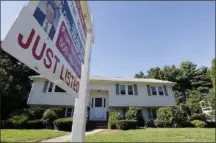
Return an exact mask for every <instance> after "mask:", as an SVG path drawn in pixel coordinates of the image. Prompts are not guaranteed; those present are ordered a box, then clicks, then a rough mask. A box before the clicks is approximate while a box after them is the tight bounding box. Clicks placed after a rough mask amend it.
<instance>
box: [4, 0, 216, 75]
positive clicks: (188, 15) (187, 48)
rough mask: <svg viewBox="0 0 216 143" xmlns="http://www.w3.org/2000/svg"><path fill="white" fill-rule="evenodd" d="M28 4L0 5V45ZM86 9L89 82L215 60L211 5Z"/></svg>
mask: <svg viewBox="0 0 216 143" xmlns="http://www.w3.org/2000/svg"><path fill="white" fill-rule="evenodd" d="M27 3H28V2H27V1H16V2H14V1H1V39H4V37H5V35H6V34H7V32H8V30H9V29H10V27H11V25H12V24H13V22H14V21H15V19H16V17H17V15H18V14H19V11H20V10H21V8H22V7H23V6H24V5H26V4H27ZM89 7H90V11H91V14H92V15H93V16H94V37H95V43H94V44H93V45H92V54H91V69H90V74H91V76H106V77H133V76H134V75H135V73H137V72H139V71H143V72H144V73H146V72H147V70H148V69H150V68H152V67H156V66H158V67H160V68H163V67H164V66H165V65H172V64H174V65H176V66H179V64H180V62H182V61H184V60H190V61H192V62H193V63H195V64H197V65H198V67H200V66H207V67H210V66H211V61H212V59H213V58H214V57H215V3H214V2H210V1H206V2H201V1H197V2H195V1H194V2H186V1H181V2H180V1H178V2H177V1H174V2H170V1H166V2H165V1H161V2H156V1H154V2H150V1H134V2H133V1H90V2H89Z"/></svg>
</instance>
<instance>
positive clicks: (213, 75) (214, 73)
mask: <svg viewBox="0 0 216 143" xmlns="http://www.w3.org/2000/svg"><path fill="white" fill-rule="evenodd" d="M215 64H216V59H215V58H214V59H213V60H212V66H211V72H210V73H211V80H212V84H213V88H214V90H215V88H216V85H215V78H216V69H215V68H216V67H215Z"/></svg>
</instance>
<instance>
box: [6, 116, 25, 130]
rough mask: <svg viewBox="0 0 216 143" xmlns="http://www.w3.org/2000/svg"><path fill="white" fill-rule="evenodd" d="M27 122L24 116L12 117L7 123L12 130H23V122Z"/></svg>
mask: <svg viewBox="0 0 216 143" xmlns="http://www.w3.org/2000/svg"><path fill="white" fill-rule="evenodd" d="M27 120H28V116H27V115H25V114H20V115H13V116H12V117H11V118H10V119H9V120H8V121H7V123H8V124H11V126H12V128H15V129H22V128H25V122H26V121H27Z"/></svg>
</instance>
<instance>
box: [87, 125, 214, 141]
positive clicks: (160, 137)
mask: <svg viewBox="0 0 216 143" xmlns="http://www.w3.org/2000/svg"><path fill="white" fill-rule="evenodd" d="M86 142H215V129H214V128H212V129H210V128H209V129H207V128H148V129H137V130H128V131H119V130H107V131H103V132H100V133H96V134H93V135H88V136H86Z"/></svg>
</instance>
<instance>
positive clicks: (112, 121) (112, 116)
mask: <svg viewBox="0 0 216 143" xmlns="http://www.w3.org/2000/svg"><path fill="white" fill-rule="evenodd" d="M117 120H120V113H119V112H109V120H108V128H109V129H116V128H117V127H116V122H117Z"/></svg>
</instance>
